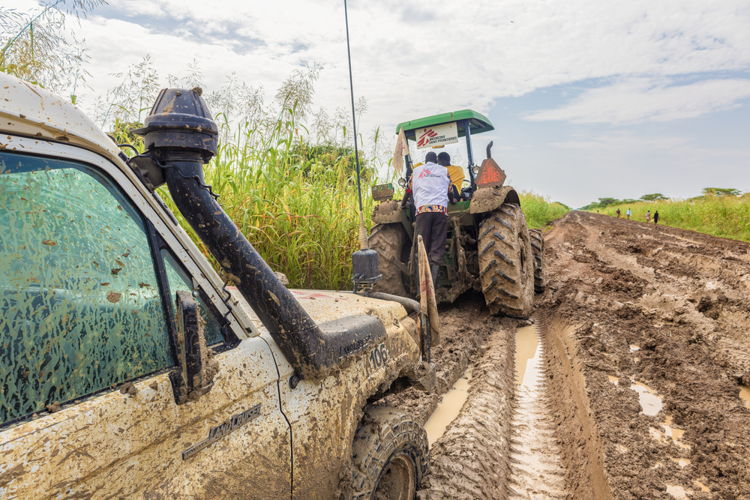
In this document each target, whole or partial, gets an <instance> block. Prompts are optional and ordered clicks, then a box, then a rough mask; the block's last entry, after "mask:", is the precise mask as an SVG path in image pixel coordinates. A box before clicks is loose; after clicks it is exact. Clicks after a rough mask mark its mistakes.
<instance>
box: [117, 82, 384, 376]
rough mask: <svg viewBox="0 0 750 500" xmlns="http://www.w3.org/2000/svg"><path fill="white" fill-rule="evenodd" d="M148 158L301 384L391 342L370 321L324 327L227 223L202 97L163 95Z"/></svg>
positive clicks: (143, 165) (146, 172)
mask: <svg viewBox="0 0 750 500" xmlns="http://www.w3.org/2000/svg"><path fill="white" fill-rule="evenodd" d="M134 132H135V133H137V134H139V135H141V136H143V139H144V142H145V146H146V153H144V154H143V155H140V156H138V157H136V158H133V160H132V161H131V165H133V168H134V169H135V170H136V172H138V174H139V176H140V177H141V179H142V180H143V181H144V184H146V186H147V187H149V188H150V189H152V190H153V189H155V188H156V187H158V185H160V184H161V183H163V182H166V183H167V186H168V188H169V192H170V194H171V195H172V199H173V200H174V202H175V204H176V205H177V208H178V209H179V210H180V212H181V213H182V215H184V216H185V219H187V221H188V223H189V224H190V226H191V227H192V228H193V229H194V230H195V232H196V233H197V234H198V236H199V237H200V238H201V240H202V241H203V243H204V244H205V245H206V247H208V249H209V251H210V252H211V254H212V255H213V256H214V257H215V258H216V260H217V261H218V262H219V263H220V265H221V267H222V268H223V270H224V273H225V276H227V277H229V281H231V284H234V285H236V286H237V288H238V289H239V291H240V293H242V295H243V296H244V297H245V299H246V300H247V302H248V303H249V304H250V307H252V309H253V311H255V313H256V314H257V315H258V317H259V318H260V320H261V322H262V323H263V325H264V326H265V327H266V328H267V329H268V331H269V333H270V334H271V336H272V337H273V339H274V340H275V341H276V343H277V344H278V346H279V348H280V349H281V350H282V352H283V353H284V355H285V356H286V357H287V360H288V361H289V362H290V363H291V364H292V366H293V367H294V368H295V371H296V373H297V375H298V376H300V377H303V378H310V377H318V376H324V375H326V374H328V373H330V372H331V371H332V370H333V369H335V368H336V367H338V366H340V365H341V364H342V362H343V361H344V360H345V359H346V358H347V357H349V356H350V355H352V354H355V353H357V352H360V351H363V350H366V349H368V347H369V346H371V345H372V344H373V343H374V340H376V339H379V338H381V337H383V336H384V335H385V328H384V327H383V324H382V323H381V322H380V320H378V319H377V318H375V317H372V316H366V315H362V316H349V317H344V318H342V319H338V320H335V321H330V322H327V323H322V324H321V325H320V326H318V325H317V324H316V323H315V322H314V321H313V319H312V318H311V317H310V316H309V315H308V314H307V312H306V311H305V310H304V309H303V308H302V306H301V305H300V304H299V302H298V301H297V299H296V298H295V297H294V296H293V295H292V293H291V292H290V291H289V290H288V289H287V288H286V287H285V286H284V285H283V284H282V283H281V282H280V281H279V279H278V278H277V277H276V275H275V274H274V272H273V271H272V270H271V268H270V267H269V266H268V264H266V262H265V261H264V260H263V258H262V257H261V256H260V255H259V254H258V252H257V251H256V250H255V248H253V246H252V245H251V244H250V242H249V241H248V240H247V239H246V238H245V236H244V235H243V234H242V233H241V232H240V230H239V229H238V228H237V226H235V224H234V222H232V220H231V219H230V218H229V217H228V216H227V214H226V213H225V212H224V210H223V209H222V208H221V205H219V203H218V202H217V201H216V199H215V197H214V195H213V193H212V192H211V190H210V187H209V186H207V185H206V183H205V182H204V179H203V164H205V163H207V162H208V161H209V160H210V159H211V157H212V156H213V155H214V154H215V153H216V148H217V137H218V129H217V127H216V124H215V123H214V121H213V119H212V118H211V114H210V113H209V110H208V107H207V106H206V103H205V102H204V101H203V98H202V97H201V90H200V89H197V88H196V89H192V90H185V89H164V90H162V91H161V93H160V94H159V96H158V97H157V99H156V102H155V103H154V106H153V108H152V109H151V113H150V114H149V116H148V117H147V118H146V120H145V127H144V128H142V129H139V130H136V131H134Z"/></svg>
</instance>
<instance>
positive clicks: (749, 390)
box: [740, 385, 750, 410]
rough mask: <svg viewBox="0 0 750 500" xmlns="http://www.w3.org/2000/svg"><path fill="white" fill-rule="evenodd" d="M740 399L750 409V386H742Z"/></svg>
mask: <svg viewBox="0 0 750 500" xmlns="http://www.w3.org/2000/svg"><path fill="white" fill-rule="evenodd" d="M740 399H741V400H742V404H743V405H745V408H747V409H749V410H750V387H746V386H744V385H741V386H740Z"/></svg>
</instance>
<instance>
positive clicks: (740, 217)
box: [596, 188, 750, 241]
mask: <svg viewBox="0 0 750 500" xmlns="http://www.w3.org/2000/svg"><path fill="white" fill-rule="evenodd" d="M712 189H715V188H712ZM705 191H706V190H704V192H705ZM730 191H736V190H731V189H730ZM618 208H619V209H620V212H621V213H622V217H624V216H625V210H627V209H628V208H630V209H631V210H632V211H633V216H632V219H633V220H637V221H642V222H645V221H646V211H648V210H651V214H652V215H653V213H654V212H655V211H657V210H658V211H659V224H664V225H667V226H674V227H680V228H683V229H691V230H693V231H699V232H701V233H707V234H711V235H714V236H720V237H722V238H731V239H735V240H743V241H750V193H746V194H744V195H742V196H737V195H726V194H725V195H706V196H698V197H696V198H691V199H689V200H685V201H678V200H659V201H652V202H647V201H638V202H635V203H624V204H613V205H608V206H606V207H604V208H598V209H596V211H597V212H599V213H604V214H607V215H612V216H615V215H616V210H617V209H618Z"/></svg>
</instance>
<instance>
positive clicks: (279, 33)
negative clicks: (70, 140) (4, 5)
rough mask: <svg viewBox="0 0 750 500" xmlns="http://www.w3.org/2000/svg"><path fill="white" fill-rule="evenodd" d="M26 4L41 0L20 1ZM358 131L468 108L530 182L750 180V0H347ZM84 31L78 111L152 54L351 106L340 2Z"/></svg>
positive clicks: (648, 186) (125, 14)
mask: <svg viewBox="0 0 750 500" xmlns="http://www.w3.org/2000/svg"><path fill="white" fill-rule="evenodd" d="M9 1H11V2H13V3H14V4H15V5H16V6H17V7H20V8H22V9H28V8H33V6H34V5H36V4H35V2H33V1H32V0H9ZM349 18H350V29H351V36H352V57H353V67H354V84H355V91H356V93H357V95H358V96H363V97H365V98H366V100H367V103H368V111H367V114H366V116H365V118H364V123H363V124H362V129H363V130H365V131H370V130H372V129H374V127H375V126H378V125H379V126H381V127H382V128H383V130H384V131H387V132H388V135H389V136H390V133H391V131H392V129H393V126H394V124H395V123H397V122H399V121H404V120H407V119H413V118H417V117H421V116H425V115H430V114H435V113H438V112H443V111H450V110H455V109H462V108H472V109H476V110H477V111H480V112H483V113H485V114H488V115H489V117H490V118H491V119H492V121H493V122H494V124H495V127H496V130H495V131H494V132H491V133H489V134H484V135H483V136H477V137H476V143H475V151H477V152H481V151H483V149H484V147H483V145H484V144H485V143H486V142H487V140H489V139H492V140H494V142H495V146H496V150H495V154H494V155H493V156H494V157H495V158H496V159H498V161H499V162H500V163H501V165H502V166H503V167H504V168H505V169H506V171H507V172H508V174H509V177H510V181H511V182H512V183H513V185H514V186H516V187H517V188H518V189H521V190H530V191H534V192H537V193H539V194H543V195H545V196H548V197H549V198H551V199H554V200H559V201H562V202H564V203H566V204H569V205H571V206H581V205H583V204H585V203H587V202H589V201H591V200H593V199H596V198H597V197H600V196H614V197H636V198H637V197H639V196H641V195H642V194H645V193H651V192H662V193H664V194H667V195H670V196H675V197H689V196H694V195H696V194H699V192H700V190H701V188H703V187H705V186H709V185H710V186H720V187H735V188H739V189H742V190H744V191H749V190H750V175H748V173H747V169H748V167H750V140H748V136H749V135H750V134H748V129H749V128H750V1H748V0H717V1H708V0H660V1H653V0H628V1H623V0H618V1H609V0H567V1H565V2H562V1H553V0H492V1H484V0H473V1H471V2H463V1H438V0H433V1H431V2H410V1H404V0H377V1H372V0H369V1H365V0H350V3H349ZM72 26H75V30H76V32H77V33H79V34H80V36H82V37H84V38H85V40H86V44H87V46H88V48H89V55H90V56H91V58H92V60H91V63H90V65H89V66H88V69H89V71H90V72H91V73H92V75H93V77H92V78H91V79H90V81H89V84H90V86H91V87H92V90H91V91H89V92H88V94H82V96H81V97H82V100H83V106H84V107H85V106H86V104H87V103H90V102H93V100H94V96H95V95H97V94H103V93H104V92H106V90H107V89H109V88H111V87H113V86H114V85H116V84H117V83H118V80H117V78H115V77H114V76H113V75H112V74H113V73H117V72H120V71H123V70H124V69H125V68H126V67H127V66H128V65H130V64H133V63H136V62H138V61H139V60H140V59H141V58H142V57H143V56H144V55H146V54H150V55H151V56H152V58H153V60H154V61H155V63H156V67H157V68H158V69H159V71H160V73H161V74H162V75H163V76H166V75H168V74H170V73H171V74H176V75H183V74H185V72H186V70H187V66H188V64H189V63H190V61H192V60H193V59H196V60H197V61H199V63H200V66H201V68H202V70H203V72H204V80H205V81H206V86H207V87H208V90H210V89H211V88H212V86H216V87H218V86H219V85H221V83H222V81H223V80H224V79H225V78H226V77H227V75H228V74H230V73H232V72H234V73H236V74H237V75H238V76H239V78H240V79H241V80H244V81H246V82H247V83H249V84H252V85H262V86H263V87H264V88H265V89H266V90H267V91H268V92H269V95H271V94H272V93H273V92H274V91H275V90H276V88H277V87H278V85H279V83H281V82H282V81H283V80H284V79H285V78H286V77H288V76H289V75H290V74H291V72H292V71H293V70H294V69H295V68H298V67H300V66H303V65H305V64H309V63H313V62H315V63H318V64H321V65H322V66H323V71H322V73H321V77H320V81H319V83H318V85H317V97H316V107H318V106H320V107H325V108H328V109H331V110H333V109H335V108H337V107H346V106H347V105H348V99H349V97H348V80H347V76H346V41H345V33H344V11H343V0H322V1H303V0H275V1H268V0H214V1H206V0H112V1H111V2H110V5H109V6H107V7H102V8H98V9H97V10H95V11H94V12H93V13H92V14H91V15H90V16H89V17H88V18H87V19H85V20H82V21H81V22H80V25H72Z"/></svg>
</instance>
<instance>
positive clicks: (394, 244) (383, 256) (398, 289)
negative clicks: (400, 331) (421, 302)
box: [368, 224, 408, 297]
mask: <svg viewBox="0 0 750 500" xmlns="http://www.w3.org/2000/svg"><path fill="white" fill-rule="evenodd" d="M406 239H407V238H406V231H405V230H404V228H403V227H401V225H400V224H377V225H376V226H375V227H373V228H372V231H371V232H370V237H369V238H368V243H369V246H370V248H371V249H373V250H375V251H376V252H378V256H379V258H378V268H379V271H380V274H381V275H382V277H381V278H380V280H378V281H377V282H376V283H375V286H374V289H375V290H376V291H379V292H385V293H390V294H393V295H399V296H401V297H406V296H407V295H408V294H407V291H406V287H405V286H404V277H403V272H402V267H403V264H402V263H401V258H400V256H401V252H402V249H403V248H402V247H403V245H404V243H405V242H406Z"/></svg>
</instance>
